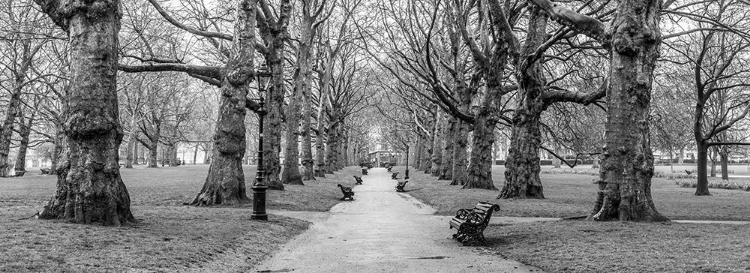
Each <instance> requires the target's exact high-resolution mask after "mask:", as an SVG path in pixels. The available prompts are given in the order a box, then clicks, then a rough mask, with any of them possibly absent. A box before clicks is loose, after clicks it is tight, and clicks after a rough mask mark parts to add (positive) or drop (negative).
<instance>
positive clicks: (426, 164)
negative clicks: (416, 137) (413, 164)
mask: <svg viewBox="0 0 750 273" xmlns="http://www.w3.org/2000/svg"><path fill="white" fill-rule="evenodd" d="M433 137H435V135H431V136H427V135H425V137H424V138H422V141H420V146H421V147H422V149H420V153H421V156H420V159H419V160H420V161H419V162H420V163H419V164H420V168H421V169H422V170H423V171H424V173H426V174H430V173H432V169H431V168H432V143H433V142H434V141H433V140H432V138H433Z"/></svg>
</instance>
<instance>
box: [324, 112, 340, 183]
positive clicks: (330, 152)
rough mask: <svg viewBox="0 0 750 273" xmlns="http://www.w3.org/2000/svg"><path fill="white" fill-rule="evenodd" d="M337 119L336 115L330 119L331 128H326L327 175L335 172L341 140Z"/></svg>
mask: <svg viewBox="0 0 750 273" xmlns="http://www.w3.org/2000/svg"><path fill="white" fill-rule="evenodd" d="M334 110H335V109H334ZM337 118H338V117H337V116H336V115H334V116H333V117H332V118H331V120H330V121H331V126H330V128H328V143H327V145H326V146H327V147H328V149H327V150H326V158H325V161H326V163H325V164H326V165H325V166H326V173H327V174H333V171H335V170H336V161H337V160H338V154H339V152H338V150H339V142H340V141H341V140H340V135H339V127H340V122H338V120H337Z"/></svg>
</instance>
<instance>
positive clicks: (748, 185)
mask: <svg viewBox="0 0 750 273" xmlns="http://www.w3.org/2000/svg"><path fill="white" fill-rule="evenodd" d="M674 183H675V185H677V186H680V187H682V188H695V187H697V186H698V181H696V180H695V179H689V180H688V179H678V180H675V182H674ZM708 188H710V189H725V190H744V191H750V180H745V179H742V180H721V179H716V178H709V179H708Z"/></svg>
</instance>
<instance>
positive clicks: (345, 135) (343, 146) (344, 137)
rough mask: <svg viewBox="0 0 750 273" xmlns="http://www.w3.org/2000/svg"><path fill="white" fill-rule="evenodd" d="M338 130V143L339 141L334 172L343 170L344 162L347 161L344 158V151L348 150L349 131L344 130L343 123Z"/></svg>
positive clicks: (345, 157)
mask: <svg viewBox="0 0 750 273" xmlns="http://www.w3.org/2000/svg"><path fill="white" fill-rule="evenodd" d="M339 130H340V136H341V138H340V141H339V146H340V147H339V155H338V158H337V160H336V170H337V171H340V170H343V169H344V167H345V166H346V162H347V161H348V158H347V156H346V150H347V149H348V148H349V131H347V130H345V129H344V126H343V123H342V126H341V127H339Z"/></svg>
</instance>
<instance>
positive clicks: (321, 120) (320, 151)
mask: <svg viewBox="0 0 750 273" xmlns="http://www.w3.org/2000/svg"><path fill="white" fill-rule="evenodd" d="M322 82H327V81H322ZM320 93H321V94H320V96H319V98H320V105H319V108H318V130H317V131H318V132H317V133H316V135H315V157H316V161H317V163H318V164H316V166H317V169H316V170H315V176H317V177H326V167H325V166H326V163H325V142H324V141H325V135H326V134H325V125H326V123H327V122H326V121H327V118H326V113H325V108H326V106H325V101H326V100H328V89H327V88H324V87H321V89H320Z"/></svg>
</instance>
